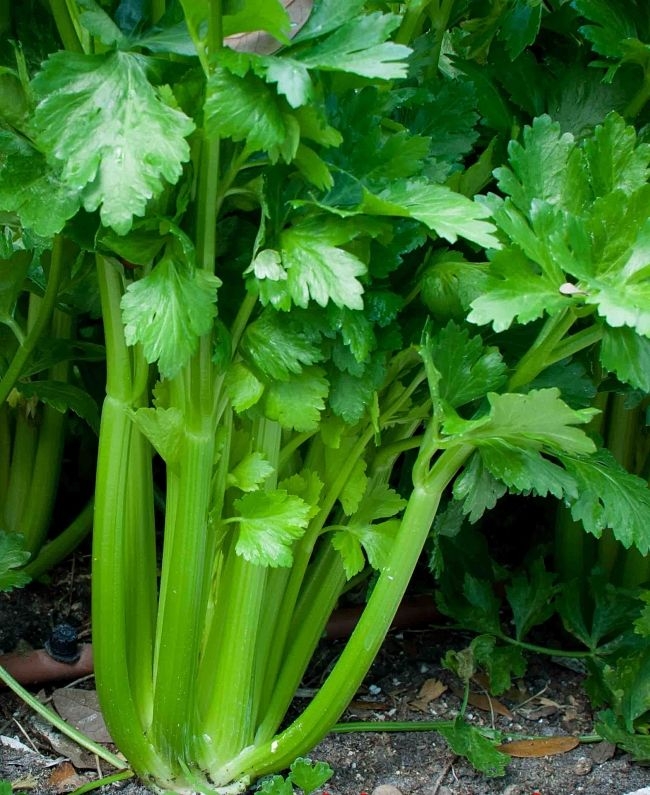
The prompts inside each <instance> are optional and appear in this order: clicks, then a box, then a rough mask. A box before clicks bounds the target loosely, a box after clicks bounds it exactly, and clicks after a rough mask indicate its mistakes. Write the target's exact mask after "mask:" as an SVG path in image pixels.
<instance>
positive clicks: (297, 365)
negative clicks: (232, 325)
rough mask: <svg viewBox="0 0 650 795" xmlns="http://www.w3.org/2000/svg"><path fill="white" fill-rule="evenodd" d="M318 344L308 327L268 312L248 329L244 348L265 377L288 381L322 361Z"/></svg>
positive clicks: (246, 354)
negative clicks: (304, 369) (307, 367)
mask: <svg viewBox="0 0 650 795" xmlns="http://www.w3.org/2000/svg"><path fill="white" fill-rule="evenodd" d="M318 341H319V340H318V337H317V336H315V335H314V334H313V333H310V332H309V327H308V325H306V324H304V323H299V322H297V321H294V319H293V317H292V316H291V315H288V316H287V315H285V314H279V313H277V312H273V311H271V310H266V311H265V312H263V313H262V314H261V315H260V317H258V318H257V319H256V320H254V321H253V322H252V323H250V324H249V325H248V326H247V328H246V331H245V332H244V336H243V338H242V342H241V349H242V353H243V355H244V357H245V358H246V359H247V360H248V361H249V362H251V363H252V364H253V365H254V366H255V367H256V368H257V369H258V370H259V371H260V372H261V373H263V374H264V375H265V376H267V377H268V378H272V379H277V380H280V381H285V380H287V379H288V378H290V377H291V375H292V374H293V375H295V374H297V373H299V372H301V371H302V369H303V367H305V366H308V365H311V364H315V363H316V362H318V361H319V360H320V359H321V358H322V354H321V352H320V350H319V347H318Z"/></svg>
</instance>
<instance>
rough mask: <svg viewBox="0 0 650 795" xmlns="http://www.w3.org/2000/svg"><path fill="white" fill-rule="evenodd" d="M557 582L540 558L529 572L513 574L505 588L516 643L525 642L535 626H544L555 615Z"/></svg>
mask: <svg viewBox="0 0 650 795" xmlns="http://www.w3.org/2000/svg"><path fill="white" fill-rule="evenodd" d="M556 579H557V577H556V575H555V574H554V573H553V572H548V571H546V569H545V568H544V562H543V561H542V560H541V559H539V558H537V559H536V560H535V561H534V562H533V564H532V565H531V566H530V568H529V569H528V571H527V572H526V573H523V572H520V573H516V574H514V575H513V577H512V579H511V580H510V582H509V584H508V585H506V596H507V597H508V602H509V603H510V607H511V608H512V615H513V618H514V621H515V636H516V638H517V640H523V639H524V638H525V637H526V635H527V634H528V633H529V631H530V630H531V629H532V628H533V627H535V626H537V625H539V624H543V623H544V622H545V621H546V620H547V619H549V618H550V617H551V616H552V615H553V613H554V611H555V607H554V606H553V604H552V601H553V598H554V596H555V594H556V593H557V592H558V590H559V586H557V585H556V583H555V581H556Z"/></svg>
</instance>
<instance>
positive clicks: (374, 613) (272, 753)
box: [213, 444, 474, 784]
mask: <svg viewBox="0 0 650 795" xmlns="http://www.w3.org/2000/svg"><path fill="white" fill-rule="evenodd" d="M473 449H474V448H473V446H472V445H469V444H465V445H459V446H457V447H452V448H450V449H448V450H445V451H444V452H443V453H442V455H440V457H439V458H438V459H437V460H436V462H435V463H434V464H433V466H432V467H431V469H430V470H429V466H428V463H427V464H426V465H425V464H424V463H423V465H422V466H421V467H420V469H422V470H424V469H426V470H427V475H426V477H424V478H422V479H418V480H417V481H416V482H415V486H414V489H413V492H412V493H411V496H410V498H409V501H408V504H407V506H406V510H405V512H404V517H403V519H402V522H401V524H400V529H399V531H398V533H397V536H396V538H395V542H394V544H393V549H392V553H391V556H390V560H389V561H388V562H387V563H386V565H385V566H384V567H383V569H382V570H381V572H380V574H379V577H378V579H377V582H376V584H375V587H374V589H373V592H372V594H371V596H370V598H369V600H368V603H367V605H366V608H365V610H364V611H363V614H362V615H361V618H360V620H359V623H358V624H357V626H356V628H355V630H354V632H353V633H352V635H351V637H350V639H349V641H348V643H347V645H346V647H345V649H344V650H343V652H342V654H341V656H340V658H339V660H338V661H337V663H336V665H335V666H334V668H333V669H332V671H331V672H330V674H329V676H328V677H327V679H326V680H325V682H324V683H323V685H322V686H321V688H320V690H319V691H318V693H317V694H316V696H315V697H314V698H313V699H312V701H311V702H310V703H309V705H308V706H307V708H306V709H305V710H304V711H303V712H302V714H301V715H300V717H299V718H297V719H296V720H295V721H294V722H293V723H292V724H291V725H290V726H289V727H288V728H287V729H285V730H284V731H283V732H281V733H280V734H279V735H277V736H276V737H274V738H273V739H271V740H268V741H266V742H265V743H263V744H262V745H260V746H257V747H251V748H246V749H244V750H243V751H242V753H241V754H240V755H239V756H238V757H237V758H235V759H233V760H232V761H231V762H230V763H229V764H227V765H225V766H224V767H223V768H221V770H215V771H213V777H214V780H215V783H217V784H220V783H222V782H223V783H225V782H229V781H232V780H235V779H237V778H240V777H242V776H246V775H250V776H251V777H252V778H258V777H259V776H262V775H265V774H266V773H270V772H272V771H274V770H278V769H281V768H283V767H286V766H288V765H289V764H290V763H291V762H292V761H293V760H294V759H295V758H296V757H297V756H300V755H302V754H305V753H307V752H308V751H309V750H310V749H312V748H313V747H314V746H315V745H316V744H317V743H318V742H319V741H320V740H321V739H322V738H323V737H324V736H325V734H327V732H328V731H329V730H330V729H331V728H332V726H333V725H334V724H335V723H336V721H337V720H338V718H339V717H340V715H341V714H342V713H343V711H344V710H345V707H346V706H347V705H348V703H349V702H350V700H351V699H352V697H353V696H354V694H355V692H356V690H357V688H358V687H359V685H360V684H361V682H362V681H363V678H364V676H365V675H366V673H367V671H368V669H369V668H370V665H371V664H372V661H373V659H374V658H375V655H376V654H377V652H378V650H379V648H380V646H381V643H382V642H383V640H384V637H385V636H386V633H387V632H388V629H389V628H390V625H391V622H392V621H393V618H394V616H395V613H396V612H397V608H398V607H399V604H400V602H401V600H402V597H403V596H404V593H405V591H406V588H407V586H408V583H409V581H410V578H411V575H412V573H413V570H414V568H415V566H416V564H417V561H418V559H419V557H420V553H421V551H422V548H423V546H424V544H425V542H426V539H427V537H428V534H429V530H430V528H431V524H432V522H433V520H434V518H435V515H436V512H437V509H438V505H439V503H440V499H441V497H442V494H443V492H444V490H445V488H446V486H447V485H448V484H449V483H450V482H451V480H453V478H454V477H455V476H456V474H457V473H458V471H459V470H460V468H461V467H462V466H463V464H464V462H465V461H466V460H467V458H468V456H469V455H470V454H471V452H472V451H473ZM421 455H424V456H425V457H426V460H427V462H428V460H429V459H430V456H431V455H432V450H431V446H430V445H427V449H426V450H425V449H423V450H422V452H421Z"/></svg>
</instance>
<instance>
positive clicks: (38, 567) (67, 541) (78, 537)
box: [24, 500, 95, 580]
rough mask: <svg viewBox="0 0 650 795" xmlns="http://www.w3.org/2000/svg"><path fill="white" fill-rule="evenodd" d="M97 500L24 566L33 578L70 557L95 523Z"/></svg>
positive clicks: (89, 503)
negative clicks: (94, 515)
mask: <svg viewBox="0 0 650 795" xmlns="http://www.w3.org/2000/svg"><path fill="white" fill-rule="evenodd" d="M94 509H95V501H94V500H90V501H89V502H88V503H86V505H85V506H84V508H83V509H82V510H81V512H80V513H79V514H78V515H77V516H76V517H75V519H74V520H73V521H72V522H71V523H70V524H69V525H68V526H67V527H66V528H65V530H62V531H61V532H60V533H59V534H58V535H57V536H56V537H55V538H54V539H52V541H50V542H48V543H47V544H46V545H45V546H44V547H43V548H42V549H41V551H40V552H39V553H38V555H37V556H36V557H35V558H34V560H32V561H30V562H29V563H28V564H27V565H26V566H25V568H24V572H25V574H28V575H29V576H30V577H31V578H32V580H37V579H38V578H39V577H42V576H43V574H45V573H46V572H47V571H49V570H50V569H51V568H52V567H53V566H56V565H57V563H60V562H61V561H62V560H64V559H65V558H67V557H68V555H69V554H70V553H71V552H72V551H73V550H74V549H76V547H77V546H78V545H79V544H80V543H81V541H82V540H83V539H84V538H85V537H86V536H87V535H88V533H89V532H90V530H91V528H92V525H93V511H94Z"/></svg>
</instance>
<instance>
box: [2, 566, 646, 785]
mask: <svg viewBox="0 0 650 795" xmlns="http://www.w3.org/2000/svg"><path fill="white" fill-rule="evenodd" d="M80 571H83V566H79V567H78V569H77V570H76V572H75V570H74V569H70V567H68V568H66V569H62V570H61V571H59V572H57V573H56V574H55V580H56V582H55V587H51V586H50V587H48V586H45V585H32V586H30V587H28V588H27V589H24V590H23V591H15V592H14V593H12V594H2V595H0V649H1V650H2V651H5V652H6V651H10V650H12V649H13V648H14V646H15V644H16V643H18V642H21V643H28V644H31V645H32V646H35V647H38V646H39V645H41V644H42V642H43V634H44V633H46V632H47V629H48V627H51V626H52V625H53V624H55V623H57V622H58V621H60V620H61V619H62V618H65V619H69V620H72V621H74V622H76V623H77V625H78V626H79V627H80V629H81V633H82V636H83V635H84V634H89V627H88V623H87V621H88V619H87V616H88V606H87V596H88V578H87V575H86V574H83V573H80ZM467 640H468V638H464V637H463V636H461V635H458V634H454V633H450V632H449V631H444V630H440V629H434V628H431V627H423V628H415V629H408V628H406V629H403V630H401V631H399V632H392V633H391V634H390V635H389V637H388V638H387V640H386V642H385V644H384V646H383V648H382V650H381V653H380V654H379V656H378V658H377V660H376V662H375V664H374V665H373V668H372V670H371V671H370V673H369V675H368V677H367V679H366V681H365V683H364V685H363V687H362V688H361V690H360V691H359V693H358V695H357V698H356V699H355V701H354V702H353V704H352V705H351V706H350V709H349V710H348V713H346V716H345V720H355V721H358V720H364V721H373V722H375V723H377V722H381V721H386V720H413V721H422V720H435V719H449V718H452V717H454V716H455V714H456V711H457V710H458V708H459V705H460V698H459V687H460V683H459V681H458V680H457V679H456V678H455V677H454V676H453V675H452V674H451V673H450V672H449V671H447V670H445V669H443V668H442V667H441V666H440V657H441V653H442V651H444V649H445V648H448V647H449V646H450V645H455V647H457V648H460V647H462V646H463V645H464V644H465V643H466V642H467ZM341 642H342V641H325V642H324V643H323V645H322V647H321V648H320V649H319V652H318V655H317V659H316V660H315V664H314V667H313V670H312V671H310V673H309V675H308V676H307V678H306V680H305V682H304V687H303V688H302V689H301V691H300V693H299V697H298V699H297V700H296V709H298V708H299V707H300V704H301V703H303V702H302V700H303V699H307V698H309V696H310V693H311V692H312V691H313V689H315V688H317V687H318V684H319V681H320V678H321V676H322V671H324V670H326V668H327V666H328V664H329V662H330V661H331V660H332V659H333V657H334V656H335V654H336V651H337V648H338V647H339V646H340V643H341ZM581 681H582V679H581V675H580V674H579V673H576V672H575V671H572V670H570V669H569V668H566V667H564V666H561V665H559V664H557V663H556V662H551V661H548V660H545V659H543V658H541V657H539V658H538V657H533V658H531V661H530V665H529V669H528V672H527V674H526V676H525V677H524V678H523V679H522V680H521V681H519V682H518V683H517V686H516V688H514V689H513V691H512V692H510V693H509V694H508V696H507V697H503V698H502V699H500V700H499V701H492V702H490V701H489V700H488V699H487V698H486V697H485V694H484V693H482V692H481V689H480V686H478V685H477V687H476V688H475V694H474V695H473V696H472V699H471V702H470V706H469V710H468V713H467V719H468V720H469V721H470V722H472V723H473V724H475V725H481V726H490V725H491V724H494V725H495V726H496V727H498V728H500V729H501V730H502V731H506V732H512V733H521V734H525V735H529V736H535V737H549V736H556V735H569V736H575V737H577V736H579V735H585V734H589V733H590V732H591V731H592V726H593V715H592V712H591V709H590V706H589V702H588V700H587V698H586V697H585V695H584V693H583V691H582V689H581ZM57 686H58V685H57ZM53 687H54V686H53V685H47V686H46V687H44V688H43V695H44V696H45V697H47V696H48V695H49V693H50V692H51V690H52V689H53ZM74 687H75V688H79V687H82V688H91V687H92V680H90V681H88V680H87V681H85V682H83V683H81V684H79V683H77V684H75V685H74ZM501 713H503V714H501ZM0 736H1V737H4V738H10V741H12V744H13V745H16V743H20V745H19V746H17V747H15V748H12V747H10V746H8V745H0V779H3V778H4V779H8V780H9V781H11V782H13V783H14V784H16V783H19V782H21V781H22V782H23V787H24V791H25V792H27V791H31V792H32V793H35V795H41V794H42V795H50V794H53V793H61V792H69V791H71V790H73V789H74V788H75V787H77V786H79V785H80V784H82V783H84V782H85V781H88V780H90V779H93V778H96V777H97V771H96V769H94V768H95V761H94V760H92V759H90V760H88V759H84V758H83V756H81V757H80V756H79V755H78V753H76V752H75V750H74V749H69V748H66V747H64V746H61V745H59V743H58V741H57V738H56V736H53V735H52V733H51V732H49V731H48V730H47V729H46V727H44V726H43V725H42V724H41V722H40V721H39V720H36V719H35V718H34V716H33V714H31V713H30V711H29V710H28V709H27V708H26V707H25V706H24V705H23V704H21V703H20V702H19V701H18V700H17V699H16V698H15V697H14V696H13V695H12V694H9V693H8V692H6V691H2V692H0ZM5 742H7V741H6V740H5ZM55 748H56V749H57V750H55ZM550 750H551V751H553V750H554V749H553V748H551V749H550ZM311 756H312V758H313V759H317V760H322V761H326V762H328V763H329V764H330V765H331V767H332V768H333V769H334V775H333V777H332V779H331V780H330V781H329V782H328V784H327V785H326V787H325V788H324V790H325V791H327V792H329V793H330V795H360V794H361V793H368V795H370V794H371V793H372V792H373V790H374V789H375V788H377V787H380V785H392V786H393V787H396V788H397V790H398V791H399V793H401V794H402V795H450V794H451V793H453V794H454V795H533V794H534V793H540V795H626V793H632V792H635V791H637V790H641V789H644V788H646V787H649V788H650V768H647V767H643V766H641V765H639V764H637V763H634V762H632V761H631V760H630V759H629V757H627V756H626V755H625V754H622V753H620V752H619V751H616V750H615V749H613V748H612V747H610V746H608V745H606V744H603V743H589V744H579V745H578V746H577V747H576V748H574V749H573V750H570V751H568V752H565V753H561V754H560V753H558V754H556V753H551V754H548V755H546V756H541V757H529V758H513V760H512V762H511V763H510V765H509V766H508V768H507V772H506V775H505V776H503V777H498V778H488V777H486V776H484V775H481V774H478V773H476V772H475V771H474V770H473V769H472V767H471V766H470V765H469V764H468V763H467V762H465V761H464V760H463V759H460V758H458V757H456V756H454V754H453V753H452V752H451V751H450V750H449V747H448V746H447V745H446V743H445V741H444V740H443V739H442V737H441V736H440V735H438V734H437V733H435V732H431V731H427V732H405V733H388V732H382V731H379V732H372V733H370V732H367V733H359V732H355V733H351V734H331V735H329V736H328V737H327V738H326V739H325V740H324V741H323V742H322V743H321V744H320V745H319V746H318V747H317V748H315V749H314V751H313V753H312V754H311ZM70 759H72V761H73V762H74V765H72V764H71V763H70V761H69V760H70ZM103 772H104V774H106V773H108V772H110V771H108V770H104V771H103ZM20 791H23V790H22V789H21V790H20ZM380 791H381V790H380ZM99 792H102V793H106V795H117V793H121V794H122V795H146V793H147V792H148V791H147V790H146V789H145V788H144V787H142V786H141V785H140V784H138V783H135V782H134V781H132V780H131V781H127V782H120V783H115V784H112V785H110V786H107V787H104V788H102V789H101V790H99ZM384 792H386V795H388V793H390V792H393V795H395V791H394V790H390V789H388V790H386V789H384ZM643 795H650V789H648V790H647V792H644V793H643Z"/></svg>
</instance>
